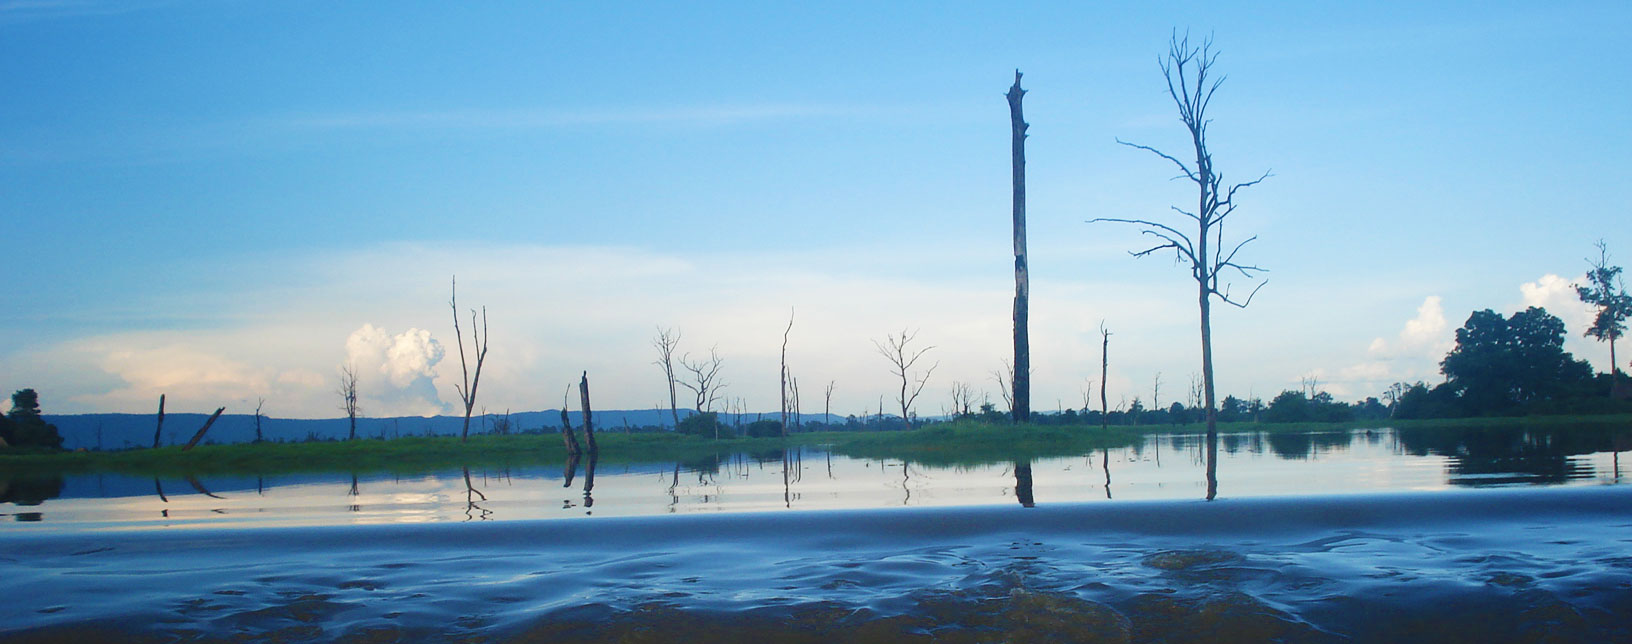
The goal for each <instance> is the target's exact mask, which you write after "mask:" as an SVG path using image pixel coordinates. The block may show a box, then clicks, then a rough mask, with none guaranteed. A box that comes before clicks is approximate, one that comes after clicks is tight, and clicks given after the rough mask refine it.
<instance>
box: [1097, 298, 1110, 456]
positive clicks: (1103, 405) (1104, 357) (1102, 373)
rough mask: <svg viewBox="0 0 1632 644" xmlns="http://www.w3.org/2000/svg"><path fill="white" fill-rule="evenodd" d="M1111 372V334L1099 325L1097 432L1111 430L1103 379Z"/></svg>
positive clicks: (1102, 323) (1101, 324) (1102, 325)
mask: <svg viewBox="0 0 1632 644" xmlns="http://www.w3.org/2000/svg"><path fill="white" fill-rule="evenodd" d="M1110 372H1111V332H1110V331H1108V330H1106V329H1105V323H1104V322H1101V323H1100V324H1099V430H1100V431H1102V432H1103V431H1108V430H1110V428H1111V406H1110V404H1109V403H1107V402H1106V400H1105V378H1106V376H1107V375H1108V374H1109V373H1110Z"/></svg>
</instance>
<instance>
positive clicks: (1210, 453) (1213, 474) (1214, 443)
mask: <svg viewBox="0 0 1632 644" xmlns="http://www.w3.org/2000/svg"><path fill="white" fill-rule="evenodd" d="M1217 497H1218V432H1207V500H1208V501H1211V500H1213V499H1215V498H1217Z"/></svg>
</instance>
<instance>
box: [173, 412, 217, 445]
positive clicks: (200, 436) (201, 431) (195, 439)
mask: <svg viewBox="0 0 1632 644" xmlns="http://www.w3.org/2000/svg"><path fill="white" fill-rule="evenodd" d="M226 410H227V408H226V407H217V408H215V413H214V414H210V419H209V420H206V421H204V426H203V427H200V428H198V433H197V434H193V440H190V441H187V446H186V447H183V448H181V451H183V452H185V451H187V450H190V449H192V448H193V446H195V445H198V442H199V441H201V440H204V432H207V431H210V426H211V425H214V424H215V419H217V418H220V417H221V412H224V411H226Z"/></svg>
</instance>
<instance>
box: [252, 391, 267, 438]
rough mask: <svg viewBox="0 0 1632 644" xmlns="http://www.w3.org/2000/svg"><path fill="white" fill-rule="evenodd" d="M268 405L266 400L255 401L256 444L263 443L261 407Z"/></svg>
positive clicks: (258, 399)
mask: <svg viewBox="0 0 1632 644" xmlns="http://www.w3.org/2000/svg"><path fill="white" fill-rule="evenodd" d="M264 405H266V399H265V398H257V399H256V400H255V442H257V443H259V442H261V407H262V406H264Z"/></svg>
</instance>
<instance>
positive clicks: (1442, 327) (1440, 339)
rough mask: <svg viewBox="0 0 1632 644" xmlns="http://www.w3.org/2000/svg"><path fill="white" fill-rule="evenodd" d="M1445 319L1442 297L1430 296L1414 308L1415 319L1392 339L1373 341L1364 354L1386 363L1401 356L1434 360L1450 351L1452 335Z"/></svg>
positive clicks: (1407, 321) (1406, 323)
mask: <svg viewBox="0 0 1632 644" xmlns="http://www.w3.org/2000/svg"><path fill="white" fill-rule="evenodd" d="M1449 326H1450V324H1449V323H1447V322H1446V320H1445V304H1444V298H1441V297H1440V296H1438V295H1430V296H1428V297H1426V298H1424V299H1423V300H1422V305H1421V306H1419V307H1417V316H1416V317H1414V318H1411V319H1410V320H1406V322H1405V327H1404V328H1402V329H1400V333H1399V335H1398V336H1396V337H1395V338H1394V339H1393V340H1387V339H1384V338H1380V337H1379V338H1376V339H1373V340H1372V341H1371V346H1370V347H1368V348H1367V353H1370V354H1371V355H1372V357H1374V358H1378V359H1382V360H1389V359H1394V358H1403V357H1430V358H1435V359H1438V358H1439V357H1442V356H1444V355H1445V352H1447V351H1450V350H1451V346H1452V345H1453V340H1452V338H1454V337H1455V336H1454V335H1452V334H1451V333H1450V332H1449V331H1448V328H1449Z"/></svg>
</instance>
